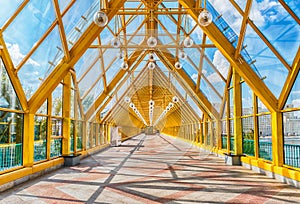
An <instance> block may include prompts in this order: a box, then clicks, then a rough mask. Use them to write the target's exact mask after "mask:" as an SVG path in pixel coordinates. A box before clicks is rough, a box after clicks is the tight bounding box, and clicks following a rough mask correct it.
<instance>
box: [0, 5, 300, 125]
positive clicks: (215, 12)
mask: <svg viewBox="0 0 300 204" xmlns="http://www.w3.org/2000/svg"><path fill="white" fill-rule="evenodd" d="M203 5H204V1H203V2H201V1H192V0H179V1H173V0H166V1H164V0H152V1H146V0H142V1H137V0H128V1H125V0H119V1H113V0H111V1H109V0H103V2H102V6H101V7H102V8H103V9H104V11H105V12H106V13H107V16H108V21H109V22H108V24H107V26H105V27H99V26H97V25H96V24H95V23H94V22H93V16H94V13H95V12H96V11H98V10H99V8H100V5H99V0H48V1H46V0H44V1H40V0H31V1H29V0H24V1H21V0H10V1H2V2H0V11H1V19H0V26H1V31H0V32H1V36H0V44H1V52H0V53H1V58H2V61H3V64H4V66H5V67H6V70H7V73H8V75H9V77H10V79H11V81H12V84H13V86H14V89H15V91H16V94H17V96H18V98H19V101H20V104H21V106H22V109H23V110H24V111H26V112H30V113H35V112H37V111H38V110H39V109H40V107H41V106H42V105H43V104H44V102H45V100H46V99H47V98H48V97H49V93H52V92H54V91H55V90H57V89H59V88H60V89H61V86H59V85H60V84H64V82H63V80H64V78H65V77H66V76H67V75H68V74H71V76H72V77H71V78H72V87H73V89H74V90H76V96H77V98H78V109H79V110H80V115H81V116H82V118H84V119H85V120H94V119H97V120H100V121H101V122H115V123H118V124H125V123H128V121H127V122H124V120H122V118H123V116H122V115H124V117H125V116H126V117H128V116H129V117H131V118H132V120H131V121H133V124H126V125H138V126H143V121H142V119H141V118H144V120H145V121H146V123H147V124H150V117H149V115H150V110H149V104H148V102H149V101H150V100H154V101H155V106H154V112H153V122H154V121H156V120H157V119H158V118H159V116H160V115H161V113H162V112H163V110H164V109H165V108H166V107H167V106H168V104H169V103H170V102H171V101H172V97H174V96H177V97H178V99H179V102H178V103H176V104H174V107H172V109H171V111H170V112H168V115H167V116H168V120H167V122H166V121H165V120H161V121H162V122H163V121H164V122H165V123H166V124H165V125H167V126H168V125H170V126H171V125H173V126H177V125H180V124H181V122H182V121H183V122H184V123H189V122H190V121H199V120H201V118H202V117H203V115H205V116H207V117H211V118H215V119H219V118H220V117H221V115H222V113H223V110H224V106H225V103H226V102H225V101H226V98H227V94H226V93H227V89H228V87H230V86H231V84H230V83H231V78H232V74H233V68H234V70H235V71H236V72H238V74H239V75H240V76H241V78H242V80H244V81H245V82H246V83H247V84H248V86H249V87H250V88H251V89H252V90H253V91H254V93H255V94H256V95H257V96H258V97H259V98H260V100H261V101H262V102H263V103H264V105H265V106H266V107H267V108H268V109H269V110H270V111H274V110H278V109H279V110H280V109H282V108H283V106H284V104H285V102H286V100H287V97H288V94H289V92H290V90H291V89H292V86H293V84H294V81H295V79H296V77H297V73H298V71H299V58H300V51H299V44H300V43H299V42H300V28H299V24H300V20H299V13H300V2H299V1H293V0H285V1H284V0H278V1H275V0H259V1H258V0H256V1H252V0H247V1H244V0H236V1H235V0H222V1H221V0H208V1H207V2H206V7H207V10H208V11H210V12H211V14H212V16H213V23H212V24H210V25H209V26H207V27H202V26H200V25H199V24H198V15H199V12H200V11H201V10H202V9H203ZM151 36H154V37H156V39H157V40H158V44H157V46H155V47H149V46H148V44H147V39H148V38H149V37H151ZM187 36H189V37H190V38H192V39H193V41H194V45H193V46H192V47H189V48H187V47H184V46H183V40H184V39H185V38H186V37H187ZM114 37H117V38H119V39H120V42H121V45H120V47H118V48H115V47H113V46H112V45H111V40H112V39H113V38H114ZM181 51H184V52H185V53H186V54H187V59H180V58H178V54H179V53H180V52H181ZM119 52H122V54H123V56H124V58H122V57H121V58H122V59H120V56H119V55H120V54H119ZM150 54H153V57H154V61H155V64H156V66H155V68H154V69H149V68H148V64H149V55H150ZM124 61H125V62H126V63H127V64H128V68H127V69H125V70H124V69H122V67H121V65H122V63H123V62H124ZM177 61H180V62H181V64H182V68H181V69H176V68H175V63H176V62H177ZM54 97H55V96H54ZM126 97H130V99H131V102H133V103H134V104H135V107H136V108H137V109H138V110H139V113H140V115H141V117H138V115H137V114H136V113H135V112H134V111H133V110H132V109H130V108H129V104H127V103H126V102H125V101H124V98H126ZM121 116H122V117H121ZM159 125H161V124H158V126H159Z"/></svg>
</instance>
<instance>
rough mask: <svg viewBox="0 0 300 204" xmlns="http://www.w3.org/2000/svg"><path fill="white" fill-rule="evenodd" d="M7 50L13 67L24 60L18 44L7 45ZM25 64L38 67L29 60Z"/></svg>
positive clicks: (37, 64)
mask: <svg viewBox="0 0 300 204" xmlns="http://www.w3.org/2000/svg"><path fill="white" fill-rule="evenodd" d="M7 49H8V51H9V53H10V56H11V58H12V61H13V62H14V64H15V65H18V64H19V63H20V62H21V61H22V60H23V59H24V57H25V55H24V54H22V53H21V51H20V47H19V45H18V44H10V43H7ZM27 62H28V63H29V64H30V65H32V66H37V67H38V66H40V64H39V63H38V62H36V61H34V60H33V59H31V58H29V59H28V61H27Z"/></svg>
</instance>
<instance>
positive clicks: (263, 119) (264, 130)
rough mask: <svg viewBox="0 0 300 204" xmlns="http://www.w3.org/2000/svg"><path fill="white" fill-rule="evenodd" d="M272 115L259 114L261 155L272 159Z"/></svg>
mask: <svg viewBox="0 0 300 204" xmlns="http://www.w3.org/2000/svg"><path fill="white" fill-rule="evenodd" d="M271 128H272V127H271V115H260V116H258V130H259V131H258V144H259V147H258V149H259V157H260V158H263V159H266V160H270V161H272V129H271Z"/></svg>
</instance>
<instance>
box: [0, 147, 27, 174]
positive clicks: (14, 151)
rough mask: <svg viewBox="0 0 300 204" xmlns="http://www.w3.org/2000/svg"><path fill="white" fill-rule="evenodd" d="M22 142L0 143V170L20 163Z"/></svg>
mask: <svg viewBox="0 0 300 204" xmlns="http://www.w3.org/2000/svg"><path fill="white" fill-rule="evenodd" d="M22 155H23V154H22V143H18V144H0V171H3V170H6V169H10V168H12V167H16V166H21V165H22Z"/></svg>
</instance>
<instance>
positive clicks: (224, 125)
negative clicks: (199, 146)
mask: <svg viewBox="0 0 300 204" xmlns="http://www.w3.org/2000/svg"><path fill="white" fill-rule="evenodd" d="M221 137H222V149H227V138H228V134H227V120H222V133H221Z"/></svg>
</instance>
